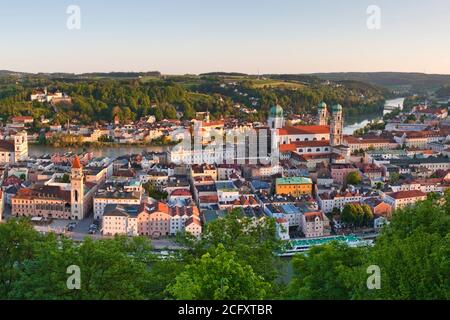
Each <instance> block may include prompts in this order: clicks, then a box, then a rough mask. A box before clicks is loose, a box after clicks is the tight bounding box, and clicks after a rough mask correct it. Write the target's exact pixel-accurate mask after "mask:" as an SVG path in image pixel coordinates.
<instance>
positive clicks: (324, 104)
mask: <svg viewBox="0 0 450 320" xmlns="http://www.w3.org/2000/svg"><path fill="white" fill-rule="evenodd" d="M317 108H319V109H326V108H327V104H326V103H325V102H323V101H322V102H321V103H319V105H318V106H317Z"/></svg>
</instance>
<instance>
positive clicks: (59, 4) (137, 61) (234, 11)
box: [0, 0, 450, 74]
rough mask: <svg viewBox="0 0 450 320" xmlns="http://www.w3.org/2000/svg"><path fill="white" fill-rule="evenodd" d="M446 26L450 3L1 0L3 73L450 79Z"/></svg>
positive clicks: (0, 64)
mask: <svg viewBox="0 0 450 320" xmlns="http://www.w3.org/2000/svg"><path fill="white" fill-rule="evenodd" d="M71 5H75V6H78V8H79V9H80V15H79V17H80V19H79V20H74V17H75V16H74V15H73V14H72V13H69V14H68V13H67V9H68V7H69V6H71ZM371 5H375V6H377V7H378V8H379V10H380V11H379V12H380V15H379V19H377V17H376V16H375V15H373V11H372V12H371V13H369V14H368V13H367V9H368V7H369V6H371ZM449 17H450V1H448V0H395V1H393V0H308V1H306V0H226V1H225V0H126V1H125V0H109V1H107V0H39V1H30V0H0V70H1V69H3V70H5V69H6V70H14V71H24V72H72V73H83V72H108V71H153V70H158V71H161V72H162V73H164V74H186V73H190V74H198V73H203V72H212V71H228V72H232V71H233V72H244V73H250V74H258V73H260V74H264V73H314V72H354V71H361V72H369V71H371V72H372V71H399V72H425V73H441V74H450V19H449ZM75 18H76V17H75ZM68 20H69V22H74V21H80V24H79V26H80V28H79V29H69V28H68V27H67V22H68ZM368 20H369V21H370V22H371V23H374V22H377V21H379V26H380V28H379V29H373V28H372V29H369V28H368V26H367V21H368ZM72 25H73V24H72ZM371 25H373V24H371Z"/></svg>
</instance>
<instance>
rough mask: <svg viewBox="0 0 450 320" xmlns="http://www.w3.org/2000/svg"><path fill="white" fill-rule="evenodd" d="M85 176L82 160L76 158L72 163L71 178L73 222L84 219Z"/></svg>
mask: <svg viewBox="0 0 450 320" xmlns="http://www.w3.org/2000/svg"><path fill="white" fill-rule="evenodd" d="M83 180H84V175H83V167H82V166H81V162H80V158H78V156H76V157H75V160H73V163H72V173H71V176H70V185H71V188H70V204H71V218H72V220H82V219H83V218H84V212H83V211H84V181H83Z"/></svg>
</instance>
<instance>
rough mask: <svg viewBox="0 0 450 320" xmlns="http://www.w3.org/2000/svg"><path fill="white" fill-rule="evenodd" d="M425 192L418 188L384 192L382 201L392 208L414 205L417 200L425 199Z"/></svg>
mask: <svg viewBox="0 0 450 320" xmlns="http://www.w3.org/2000/svg"><path fill="white" fill-rule="evenodd" d="M426 198H427V194H426V193H425V192H422V191H418V190H411V191H398V192H393V193H389V194H386V195H385V197H384V201H385V202H386V203H388V204H389V205H391V206H392V208H393V209H394V210H397V209H401V208H404V207H407V206H410V205H414V204H415V203H417V202H418V201H423V200H426Z"/></svg>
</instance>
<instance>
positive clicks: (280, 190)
mask: <svg viewBox="0 0 450 320" xmlns="http://www.w3.org/2000/svg"><path fill="white" fill-rule="evenodd" d="M275 192H276V194H278V195H291V196H294V197H298V196H300V195H303V194H309V195H311V194H312V180H311V179H310V178H305V177H293V178H279V179H277V180H276V188H275Z"/></svg>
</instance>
